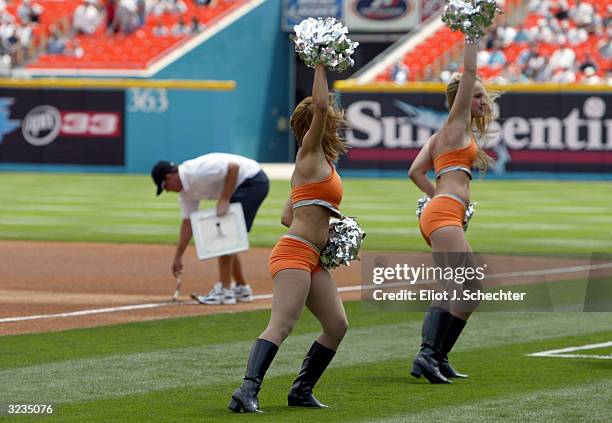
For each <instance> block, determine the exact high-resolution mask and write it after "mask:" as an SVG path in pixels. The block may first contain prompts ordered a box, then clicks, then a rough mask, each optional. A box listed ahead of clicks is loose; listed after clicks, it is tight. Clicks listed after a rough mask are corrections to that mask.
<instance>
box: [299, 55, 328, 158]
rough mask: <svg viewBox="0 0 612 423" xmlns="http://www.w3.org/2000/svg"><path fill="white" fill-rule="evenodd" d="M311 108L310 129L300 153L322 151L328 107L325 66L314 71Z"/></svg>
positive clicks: (318, 66)
mask: <svg viewBox="0 0 612 423" xmlns="http://www.w3.org/2000/svg"><path fill="white" fill-rule="evenodd" d="M312 107H313V117H312V122H311V123H310V128H309V129H308V132H306V135H304V139H303V140H302V145H301V147H300V150H301V153H303V154H304V153H305V154H310V153H315V152H318V151H321V150H322V147H321V141H322V139H323V133H324V132H325V121H326V120H327V108H328V107H329V88H328V87H327V75H326V73H325V66H323V65H317V67H316V69H315V76H314V82H313V83H312Z"/></svg>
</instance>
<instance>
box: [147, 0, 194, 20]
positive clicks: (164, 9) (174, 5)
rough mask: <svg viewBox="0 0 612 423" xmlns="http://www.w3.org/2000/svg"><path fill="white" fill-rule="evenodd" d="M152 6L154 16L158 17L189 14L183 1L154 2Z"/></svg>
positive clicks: (166, 0) (165, 0) (162, 0)
mask: <svg viewBox="0 0 612 423" xmlns="http://www.w3.org/2000/svg"><path fill="white" fill-rule="evenodd" d="M153 1H154V3H153V4H152V6H151V9H152V11H153V14H154V15H156V16H160V15H163V14H164V13H173V14H179V15H183V14H185V13H186V12H187V5H186V4H185V2H184V1H183V0H153Z"/></svg>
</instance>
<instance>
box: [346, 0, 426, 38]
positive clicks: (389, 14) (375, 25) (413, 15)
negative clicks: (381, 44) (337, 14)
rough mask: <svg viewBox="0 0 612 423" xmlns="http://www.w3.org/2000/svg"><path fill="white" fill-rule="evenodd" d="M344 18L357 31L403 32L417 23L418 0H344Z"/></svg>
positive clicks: (349, 26)
mask: <svg viewBox="0 0 612 423" xmlns="http://www.w3.org/2000/svg"><path fill="white" fill-rule="evenodd" d="M344 19H345V22H346V25H347V26H348V28H349V30H351V31H357V32H403V31H407V30H409V29H411V28H413V27H415V26H416V25H418V23H419V2H418V0H345V1H344Z"/></svg>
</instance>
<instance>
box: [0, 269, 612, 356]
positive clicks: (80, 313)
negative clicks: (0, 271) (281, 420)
mask: <svg viewBox="0 0 612 423" xmlns="http://www.w3.org/2000/svg"><path fill="white" fill-rule="evenodd" d="M608 268H612V263H603V264H595V265H584V266H572V267H560V268H551V269H543V270H533V271H526V272H512V273H499V274H493V275H488V276H487V277H486V279H496V278H501V277H504V278H508V277H524V276H539V275H543V274H560V273H576V272H583V271H585V270H595V269H608ZM424 282H427V281H418V282H417V283H424ZM406 285H413V284H411V283H410V282H400V283H392V284H385V287H387V288H389V287H398V286H406ZM375 287H380V286H379V285H353V286H343V287H339V288H338V292H351V291H359V290H361V289H368V288H369V289H372V288H375ZM271 298H272V294H260V295H253V299H254V300H269V299H271ZM184 304H192V305H193V304H198V302H197V301H177V302H174V301H168V302H161V303H148V304H132V305H125V306H118V307H107V308H94V309H88V310H78V311H70V312H66V313H55V314H37V315H33V316H18V317H5V318H0V323H14V322H24V321H28V320H44V319H55V318H62V317H78V316H88V315H92V314H104V313H117V312H120V311H131V310H143V309H152V308H161V307H172V306H178V305H184ZM589 357H591V356H589Z"/></svg>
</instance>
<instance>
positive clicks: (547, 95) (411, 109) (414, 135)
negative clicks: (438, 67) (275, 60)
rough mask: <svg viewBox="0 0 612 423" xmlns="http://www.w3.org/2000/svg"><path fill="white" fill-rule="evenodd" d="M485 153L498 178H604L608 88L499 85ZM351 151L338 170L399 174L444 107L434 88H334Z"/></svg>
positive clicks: (608, 152) (610, 124) (610, 135)
mask: <svg viewBox="0 0 612 423" xmlns="http://www.w3.org/2000/svg"><path fill="white" fill-rule="evenodd" d="M492 88H497V89H500V90H504V91H505V93H504V95H502V96H501V97H500V98H499V99H498V101H497V103H498V105H499V118H498V119H497V120H496V122H494V123H493V124H492V125H491V127H490V128H491V130H492V133H491V136H490V140H489V142H488V146H489V153H490V154H491V155H492V156H494V157H496V159H497V161H498V166H497V168H496V169H495V170H494V171H493V173H495V174H497V175H498V176H504V175H507V176H512V174H513V173H514V174H518V173H520V174H521V175H523V174H524V175H525V176H529V174H530V173H531V174H532V175H534V176H541V173H542V172H545V173H547V174H549V175H551V174H552V175H555V174H558V175H561V174H563V175H567V174H568V173H569V174H592V175H595V176H596V175H604V176H606V177H608V176H610V175H612V106H611V104H612V102H611V100H612V90H610V88H608V87H584V86H582V87H579V86H574V87H567V86H566V87H564V88H563V90H562V91H561V90H560V89H559V86H558V85H555V86H538V87H535V86H504V87H492ZM337 89H338V90H339V91H340V92H341V94H342V95H341V98H342V106H343V107H344V108H345V110H346V116H347V120H348V124H349V129H348V130H347V131H346V134H345V135H346V139H347V142H348V144H349V145H350V147H351V149H350V150H349V153H348V154H347V155H346V157H345V158H344V159H343V160H342V161H341V166H342V168H344V169H350V170H353V171H355V170H357V171H364V172H365V171H367V172H369V173H370V174H379V175H383V174H385V173H397V172H398V171H402V170H403V171H405V170H406V169H408V167H409V166H410V164H411V162H412V160H413V159H414V158H415V157H416V155H417V153H418V151H419V149H420V148H421V147H422V146H423V144H424V143H425V142H426V141H427V139H428V138H429V137H430V136H431V135H432V134H433V132H434V131H437V130H438V129H440V128H441V127H442V125H443V124H444V122H445V120H446V118H447V114H448V112H447V109H446V105H445V99H444V95H443V93H444V86H443V85H442V84H427V83H421V84H413V85H409V86H397V85H394V84H376V85H367V86H363V85H362V86H358V85H355V84H352V83H351V82H350V81H343V82H342V83H338V84H337Z"/></svg>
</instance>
